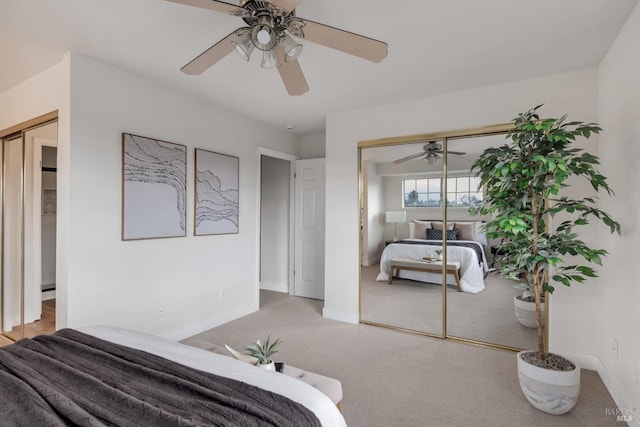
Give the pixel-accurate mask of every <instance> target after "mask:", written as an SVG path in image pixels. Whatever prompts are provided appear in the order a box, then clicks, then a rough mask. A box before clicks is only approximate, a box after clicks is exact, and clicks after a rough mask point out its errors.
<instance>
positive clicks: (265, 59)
mask: <svg viewBox="0 0 640 427" xmlns="http://www.w3.org/2000/svg"><path fill="white" fill-rule="evenodd" d="M275 51H276V50H275V49H271V50H265V51H263V52H262V62H261V63H260V66H261V67H262V68H279V67H280V66H281V65H282V58H281V57H280V55H276V52H275Z"/></svg>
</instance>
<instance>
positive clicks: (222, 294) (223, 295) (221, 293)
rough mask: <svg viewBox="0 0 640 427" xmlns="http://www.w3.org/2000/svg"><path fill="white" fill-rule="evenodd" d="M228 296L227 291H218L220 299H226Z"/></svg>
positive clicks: (225, 289) (224, 289)
mask: <svg viewBox="0 0 640 427" xmlns="http://www.w3.org/2000/svg"><path fill="white" fill-rule="evenodd" d="M228 295H229V290H228V289H227V288H222V289H220V298H226V297H227V296H228Z"/></svg>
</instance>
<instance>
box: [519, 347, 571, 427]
mask: <svg viewBox="0 0 640 427" xmlns="http://www.w3.org/2000/svg"><path fill="white" fill-rule="evenodd" d="M526 353H535V352H532V351H521V352H520V353H518V380H519V381H520V388H521V389H522V392H523V393H524V395H525V397H526V398H527V400H528V401H529V403H531V404H532V405H533V406H534V407H535V408H537V409H539V410H541V411H543V412H546V413H548V414H553V415H562V414H566V413H567V412H569V411H570V410H571V409H572V408H573V407H574V406H575V405H576V403H577V402H578V396H579V394H580V368H579V367H577V366H575V365H573V364H572V363H571V362H569V361H567V362H569V363H570V364H571V365H573V369H571V370H568V371H559V370H554V369H549V368H542V367H539V366H535V365H533V364H531V363H529V362H527V361H526V360H525V359H524V358H523V355H525V354H526ZM553 356H554V357H559V358H561V359H564V358H562V357H561V356H557V355H553ZM564 360H565V361H566V359H564Z"/></svg>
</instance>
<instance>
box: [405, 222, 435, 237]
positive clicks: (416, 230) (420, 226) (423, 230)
mask: <svg viewBox="0 0 640 427" xmlns="http://www.w3.org/2000/svg"><path fill="white" fill-rule="evenodd" d="M411 223H412V224H413V227H411V226H409V238H410V239H424V238H425V236H426V235H427V229H428V228H431V221H420V220H417V219H414V220H413V221H411ZM411 228H413V233H412V232H411Z"/></svg>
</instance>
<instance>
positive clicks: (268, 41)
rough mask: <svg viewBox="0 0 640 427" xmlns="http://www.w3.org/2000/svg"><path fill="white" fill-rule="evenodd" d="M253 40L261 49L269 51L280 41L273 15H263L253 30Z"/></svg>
mask: <svg viewBox="0 0 640 427" xmlns="http://www.w3.org/2000/svg"><path fill="white" fill-rule="evenodd" d="M251 41H252V42H253V45H254V46H255V47H257V48H258V49H260V50H263V51H267V50H271V49H273V47H274V46H275V45H276V42H277V41H278V37H277V34H276V29H275V28H274V25H273V18H272V17H271V16H268V15H266V16H261V17H260V19H259V21H258V24H257V25H256V26H254V27H253V29H252V30H251Z"/></svg>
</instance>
